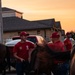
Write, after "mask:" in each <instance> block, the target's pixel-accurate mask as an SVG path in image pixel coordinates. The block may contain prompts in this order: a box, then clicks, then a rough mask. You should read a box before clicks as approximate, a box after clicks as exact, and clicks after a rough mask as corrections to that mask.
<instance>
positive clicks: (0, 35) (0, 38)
mask: <svg viewBox="0 0 75 75" xmlns="http://www.w3.org/2000/svg"><path fill="white" fill-rule="evenodd" d="M0 43H3V21H2V7H1V0H0Z"/></svg>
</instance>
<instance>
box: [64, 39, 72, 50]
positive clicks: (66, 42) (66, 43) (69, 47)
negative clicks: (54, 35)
mask: <svg viewBox="0 0 75 75" xmlns="http://www.w3.org/2000/svg"><path fill="white" fill-rule="evenodd" d="M64 45H65V47H66V50H69V51H70V50H71V49H72V43H71V40H70V39H69V38H67V39H66V40H64Z"/></svg>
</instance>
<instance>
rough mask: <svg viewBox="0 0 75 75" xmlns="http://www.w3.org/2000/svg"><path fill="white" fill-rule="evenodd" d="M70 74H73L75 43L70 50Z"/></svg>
mask: <svg viewBox="0 0 75 75" xmlns="http://www.w3.org/2000/svg"><path fill="white" fill-rule="evenodd" d="M70 75H75V45H74V46H73V49H72V51H71V61H70Z"/></svg>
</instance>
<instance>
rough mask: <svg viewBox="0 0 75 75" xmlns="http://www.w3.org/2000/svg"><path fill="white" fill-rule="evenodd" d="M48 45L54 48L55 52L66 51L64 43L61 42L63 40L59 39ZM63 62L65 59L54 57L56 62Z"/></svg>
mask: <svg viewBox="0 0 75 75" xmlns="http://www.w3.org/2000/svg"><path fill="white" fill-rule="evenodd" d="M48 46H49V47H50V48H51V49H52V50H54V51H55V52H63V51H65V48H64V43H63V42H61V41H57V42H54V43H48ZM62 62H63V61H59V60H56V59H54V63H55V64H58V63H62Z"/></svg>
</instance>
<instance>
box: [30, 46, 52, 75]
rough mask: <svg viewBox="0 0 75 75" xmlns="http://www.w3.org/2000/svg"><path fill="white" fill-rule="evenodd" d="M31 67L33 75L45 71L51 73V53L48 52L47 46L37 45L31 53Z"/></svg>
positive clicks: (38, 74)
mask: <svg viewBox="0 0 75 75" xmlns="http://www.w3.org/2000/svg"><path fill="white" fill-rule="evenodd" d="M30 63H31V69H33V70H35V74H34V75H40V74H42V73H45V74H47V75H51V70H52V67H53V59H52V55H50V54H49V52H48V49H47V46H39V45H37V47H36V48H35V50H33V52H32V53H31V61H30Z"/></svg>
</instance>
